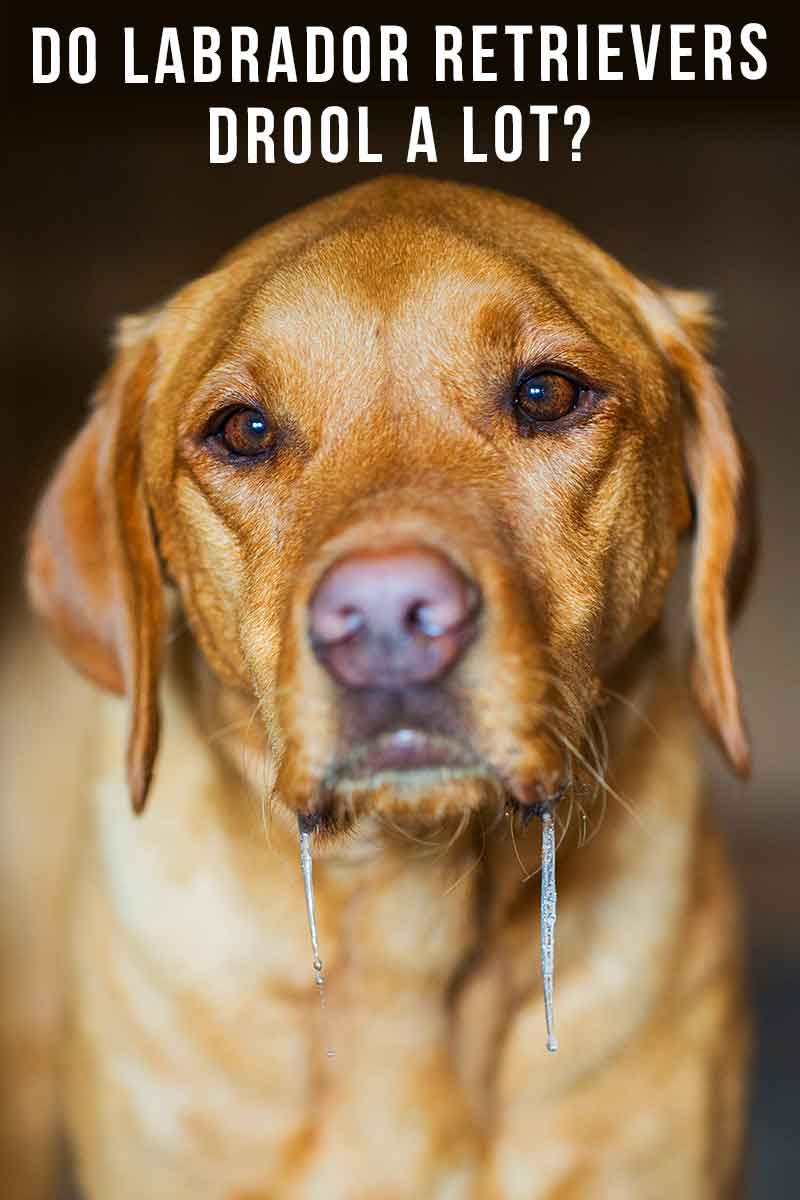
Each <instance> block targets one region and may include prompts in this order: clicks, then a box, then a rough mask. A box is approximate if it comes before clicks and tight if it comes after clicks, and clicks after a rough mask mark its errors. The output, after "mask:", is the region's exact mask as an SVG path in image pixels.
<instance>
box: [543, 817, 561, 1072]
mask: <svg viewBox="0 0 800 1200" xmlns="http://www.w3.org/2000/svg"><path fill="white" fill-rule="evenodd" d="M555 925H556V830H555V821H554V820H553V814H552V813H551V812H544V813H543V814H542V878H541V915H540V926H539V933H540V938H541V946H542V986H543V988H544V1020H545V1025H546V1028H547V1042H546V1045H547V1049H548V1050H549V1051H550V1052H551V1054H552V1053H553V1052H554V1051H555V1050H557V1049H558V1038H557V1037H556V1035H555V1030H554V1026H553V964H554V959H555Z"/></svg>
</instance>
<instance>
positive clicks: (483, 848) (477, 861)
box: [444, 812, 486, 896]
mask: <svg viewBox="0 0 800 1200" xmlns="http://www.w3.org/2000/svg"><path fill="white" fill-rule="evenodd" d="M466 816H467V818H469V817H470V816H472V813H470V812H468V813H467V814H466ZM478 818H479V819H480V814H478ZM485 853H486V830H485V829H484V828H483V825H481V850H480V854H479V855H478V856H477V858H476V859H475V861H474V862H472V863H470V865H469V866H468V867H467V869H466V871H463V872H462V873H461V875H459V877H458V879H456V881H455V882H454V883H451V884H450V886H449V887H448V888H447V890H446V891H445V893H444V894H445V896H449V895H450V893H451V892H454V891H455V890H456V888H457V887H460V886H461V884H462V883H463V882H464V880H465V879H467V878H468V877H469V876H470V875H471V874H472V872H473V871H474V870H475V868H476V867H478V866H480V864H481V862H482V861H483V856H484V855H485Z"/></svg>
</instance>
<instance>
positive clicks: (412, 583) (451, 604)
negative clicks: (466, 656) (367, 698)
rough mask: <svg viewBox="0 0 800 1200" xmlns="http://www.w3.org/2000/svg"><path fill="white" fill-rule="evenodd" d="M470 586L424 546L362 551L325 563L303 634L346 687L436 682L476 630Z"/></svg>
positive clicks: (476, 600)
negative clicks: (329, 563) (307, 636)
mask: <svg viewBox="0 0 800 1200" xmlns="http://www.w3.org/2000/svg"><path fill="white" fill-rule="evenodd" d="M478 606H479V595H478V591H477V588H476V587H475V585H474V584H473V583H471V581H470V580H468V579H467V578H466V577H465V576H464V575H463V573H462V572H461V571H460V570H458V568H457V567H456V566H455V565H454V564H453V563H452V562H450V560H449V559H448V558H446V557H445V556H444V555H443V554H440V553H439V552H438V551H435V550H432V549H429V548H427V547H412V548H408V549H402V550H395V551H386V552H380V553H375V552H361V553H356V554H351V555H348V556H347V557H345V558H343V559H340V560H339V561H338V562H336V563H334V564H333V566H332V567H330V568H329V570H328V571H327V573H326V574H325V575H324V577H323V579H322V580H321V582H320V584H319V585H318V587H317V589H316V591H315V592H314V595H313V596H312V599H311V603H310V606H309V633H310V637H311V642H312V646H313V648H314V652H315V654H316V655H317V657H318V658H319V659H320V661H321V662H322V663H323V665H324V666H325V667H326V669H327V670H328V671H329V672H330V674H331V675H332V676H333V677H334V678H335V679H336V680H337V681H338V682H340V683H344V684H345V685H347V686H349V687H383V688H398V687H405V686H407V685H408V684H411V683H423V682H429V681H433V680H435V679H438V678H439V676H441V675H442V674H443V673H444V672H445V671H446V670H447V669H448V668H449V667H450V666H451V665H452V664H453V663H454V662H455V661H456V660H457V659H458V658H459V657H460V655H461V653H462V651H463V650H464V648H465V647H466V645H467V644H468V642H469V641H470V640H471V639H472V636H473V635H474V632H475V627H476V626H475V619H474V618H475V616H476V614H477V609H478Z"/></svg>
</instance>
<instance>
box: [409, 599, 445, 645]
mask: <svg viewBox="0 0 800 1200" xmlns="http://www.w3.org/2000/svg"><path fill="white" fill-rule="evenodd" d="M406 625H407V626H408V628H409V630H410V631H411V632H412V633H416V632H417V631H419V632H420V633H422V634H424V635H425V637H430V638H435V637H441V636H442V634H443V633H444V631H445V630H444V626H443V625H442V623H441V621H440V620H439V619H438V617H437V614H436V610H435V608H434V606H433V605H432V604H426V603H424V602H422V603H419V604H414V605H413V606H412V607H411V608H410V609H409V610H408V616H407V617H406Z"/></svg>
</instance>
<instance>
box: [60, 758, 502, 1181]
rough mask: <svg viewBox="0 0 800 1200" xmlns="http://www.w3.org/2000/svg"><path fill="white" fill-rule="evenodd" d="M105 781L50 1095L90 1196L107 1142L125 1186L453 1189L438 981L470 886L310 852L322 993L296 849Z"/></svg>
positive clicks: (463, 1139) (452, 1117) (458, 948)
mask: <svg viewBox="0 0 800 1200" xmlns="http://www.w3.org/2000/svg"><path fill="white" fill-rule="evenodd" d="M116 786H117V785H116V784H105V785H104V789H105V791H106V794H104V795H102V796H101V797H100V802H99V804H98V806H97V807H96V814H97V815H96V822H95V828H96V840H95V847H96V851H95V852H94V853H92V854H91V855H90V856H88V858H87V861H86V863H85V867H84V870H83V871H82V882H81V885H80V890H79V893H78V897H77V906H76V913H75V923H74V929H75V931H76V936H75V938H74V943H75V955H76V956H77V962H76V969H75V972H74V978H75V980H76V987H77V988H78V989H79V991H78V992H76V993H75V994H74V996H73V1003H74V1010H75V1014H76V1018H77V1021H78V1028H77V1030H76V1035H77V1036H74V1037H73V1038H72V1041H71V1046H70V1050H69V1075H70V1092H71V1101H70V1103H71V1108H72V1121H73V1125H74V1126H75V1127H76V1132H77V1137H78V1142H79V1146H80V1148H81V1157H82V1158H83V1160H84V1162H85V1163H87V1164H89V1171H90V1175H89V1178H88V1180H87V1183H88V1184H89V1187H88V1188H87V1190H88V1191H89V1194H90V1195H93V1194H94V1193H95V1192H96V1193H97V1194H98V1195H105V1194H113V1195H114V1196H115V1197H116V1196H117V1195H119V1194H120V1193H119V1182H118V1181H119V1179H120V1178H122V1177H123V1169H122V1168H123V1160H124V1163H125V1170H124V1176H125V1177H126V1178H130V1180H131V1184H130V1188H131V1190H130V1195H131V1196H134V1195H136V1196H141V1195H142V1194H144V1193H143V1192H142V1191H141V1187H142V1186H143V1185H142V1182H141V1181H142V1180H147V1194H148V1195H149V1196H152V1197H154V1198H156V1197H158V1196H160V1195H164V1196H171V1197H172V1196H176V1195H182V1194H184V1192H185V1193H186V1194H188V1192H189V1191H190V1190H191V1192H192V1194H193V1195H194V1196H196V1197H202V1196H206V1195H207V1196H209V1197H211V1196H213V1197H217V1196H220V1195H225V1196H227V1195H230V1196H231V1197H233V1196H237V1197H241V1198H242V1200H245V1198H246V1197H252V1200H255V1198H256V1197H265V1198H266V1197H271V1196H280V1197H281V1200H283V1198H284V1197H287V1198H288V1197H291V1196H294V1195H297V1196H303V1197H314V1196H319V1197H325V1200H336V1197H338V1196H341V1197H342V1200H344V1198H345V1197H347V1198H348V1200H349V1198H350V1197H352V1196H357V1195H359V1194H360V1188H361V1185H362V1184H363V1189H364V1195H368V1194H370V1195H376V1194H379V1195H381V1196H382V1197H387V1198H390V1197H393V1196H396V1197H398V1200H399V1198H400V1197H406V1196H409V1197H410V1196H417V1197H418V1196H431V1197H433V1196H438V1195H441V1196H443V1197H444V1196H447V1197H457V1196H460V1195H467V1194H468V1189H469V1187H470V1186H471V1183H470V1180H471V1178H472V1174H473V1170H474V1166H475V1163H476V1161H477V1157H478V1154H479V1138H478V1136H477V1119H476V1118H477V1114H476V1111H475V1103H474V1098H473V1097H471V1096H470V1087H469V1084H468V1081H466V1080H465V1079H464V1078H463V1077H461V1075H460V1071H459V1055H458V1053H457V1050H456V1041H457V1038H456V1036H455V1035H456V1032H457V1031H456V1029H455V1028H454V1022H455V1020H456V1018H455V1016H454V1011H453V1008H452V1006H451V1005H450V1004H449V1002H448V997H447V989H448V983H449V981H450V980H451V979H452V977H453V975H454V972H455V971H456V970H457V968H458V965H459V962H460V960H461V959H462V958H463V956H464V955H465V954H466V953H467V951H468V948H469V945H470V942H471V937H470V935H469V925H470V923H471V921H472V912H473V900H474V897H473V893H472V885H471V883H470V882H469V881H468V880H465V881H464V885H463V886H461V887H459V888H457V889H456V890H455V891H454V892H453V893H452V894H451V895H450V896H446V895H445V894H444V893H445V889H446V881H445V880H443V879H442V876H441V874H440V873H439V872H438V871H434V870H431V871H429V872H426V871H424V870H423V871H422V872H421V873H420V874H415V875H413V876H407V875H403V874H402V873H400V874H397V875H395V874H393V872H392V871H387V870H386V869H385V868H381V869H380V870H379V871H378V872H377V874H376V871H375V864H374V863H370V862H369V861H367V862H364V863H361V864H359V865H358V866H356V864H352V863H350V864H342V865H341V868H340V869H339V870H338V872H337V870H336V869H335V868H334V869H328V870H325V869H321V870H319V871H318V875H317V879H318V906H319V917H320V935H321V942H322V949H323V954H324V955H325V959H326V973H327V977H328V984H327V992H326V997H325V1000H326V1007H325V1010H324V1011H323V1010H322V1008H321V1005H320V997H319V995H318V992H317V989H316V987H315V986H314V983H313V973H312V970H311V961H310V960H311V955H310V948H309V943H308V933H307V929H306V925H305V912H304V906H303V897H302V890H301V886H300V876H299V867H298V864H297V861H296V857H295V856H294V855H292V856H291V857H290V858H288V859H285V858H283V857H282V856H281V855H279V854H276V853H275V852H274V851H273V850H271V849H270V847H269V845H268V844H267V842H266V839H265V840H263V841H258V842H254V843H253V844H252V845H250V846H246V847H244V848H242V847H238V848H235V849H232V848H231V842H230V839H229V837H228V835H227V832H226V831H225V830H224V829H221V828H219V826H218V825H216V824H215V823H213V822H207V823H204V822H202V821H201V820H199V819H196V820H195V821H194V824H193V825H192V824H191V823H189V822H188V819H187V818H188V812H187V811H186V810H184V811H181V809H182V805H181V803H180V801H177V802H175V801H174V800H173V807H172V809H171V810H170V809H168V808H167V807H166V805H165V806H164V807H163V808H162V810H161V811H160V812H159V810H158V808H157V806H156V805H154V806H153V809H152V810H151V813H148V817H147V820H146V821H145V822H138V821H134V820H133V819H132V818H129V817H128V815H127V812H126V809H125V808H124V806H123V804H122V797H121V796H116V795H114V794H113V793H114V792H115V791H116ZM191 786H192V784H191V781H190V782H189V787H191ZM171 799H173V798H171ZM176 842H177V843H178V844H183V845H184V847H185V848H186V853H185V854H184V855H178V856H176V854H175V852H174V848H175V845H176ZM355 870H358V871H359V872H360V879H361V883H360V886H359V888H358V889H356V890H355V891H354V889H353V888H352V886H351V885H350V884H349V883H348V884H345V881H346V880H351V879H352V876H353V872H354V871H355ZM254 872H258V874H255V873H254ZM96 1047H102V1048H103V1050H102V1054H100V1053H98V1052H97V1050H96ZM474 1049H475V1047H474V1045H473V1056H474ZM120 1129H124V1130H125V1131H126V1132H125V1140H124V1141H122V1140H120V1138H119V1130H120ZM112 1179H113V1180H114V1181H115V1183H114V1188H115V1190H114V1191H113V1192H112V1191H108V1193H107V1192H106V1190H105V1189H106V1186H107V1181H110V1180H112ZM134 1180H136V1181H138V1182H137V1183H136V1184H134V1182H133V1181H134ZM378 1185H380V1186H378ZM108 1186H109V1187H110V1184H108ZM376 1187H378V1190H377V1192H376V1191H375V1188H376ZM92 1189H93V1190H92ZM137 1189H138V1190H137Z"/></svg>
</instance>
